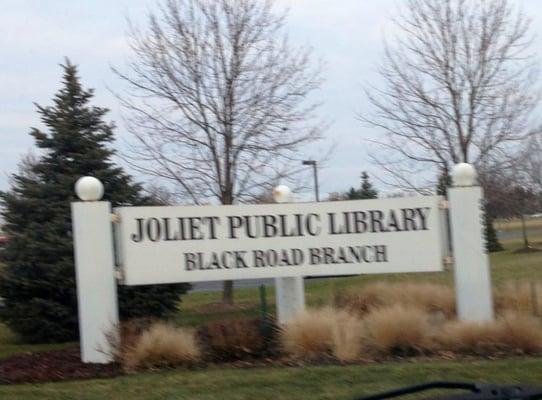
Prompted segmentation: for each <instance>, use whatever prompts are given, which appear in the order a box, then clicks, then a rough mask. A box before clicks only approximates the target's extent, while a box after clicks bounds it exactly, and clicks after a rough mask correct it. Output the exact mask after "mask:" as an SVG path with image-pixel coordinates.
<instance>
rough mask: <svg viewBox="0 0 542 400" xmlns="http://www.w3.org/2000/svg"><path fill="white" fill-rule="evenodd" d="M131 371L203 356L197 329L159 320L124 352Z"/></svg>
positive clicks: (179, 362)
mask: <svg viewBox="0 0 542 400" xmlns="http://www.w3.org/2000/svg"><path fill="white" fill-rule="evenodd" d="M123 358H124V359H123V364H124V367H125V368H126V369H127V370H135V369H139V368H150V367H171V366H178V365H190V364H193V363H194V362H197V361H199V360H200V359H201V351H200V348H199V345H198V343H197V341H196V338H195V335H194V332H192V331H188V330H185V329H181V328H176V327H174V326H171V325H168V324H164V323H156V324H154V325H152V326H151V327H150V328H149V329H148V330H147V331H145V332H143V333H142V334H141V336H140V337H139V339H138V340H137V341H136V342H135V344H134V345H133V347H131V348H129V349H127V350H126V351H125V353H124V357H123Z"/></svg>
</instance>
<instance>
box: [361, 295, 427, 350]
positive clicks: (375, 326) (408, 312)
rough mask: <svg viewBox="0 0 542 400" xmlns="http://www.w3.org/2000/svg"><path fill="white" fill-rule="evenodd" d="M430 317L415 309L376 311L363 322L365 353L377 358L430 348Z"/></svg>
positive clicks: (402, 308)
mask: <svg viewBox="0 0 542 400" xmlns="http://www.w3.org/2000/svg"><path fill="white" fill-rule="evenodd" d="M430 320H431V315H430V314H429V313H427V312H425V311H423V310H421V309H419V308H417V307H405V306H402V305H393V306H391V307H385V308H380V309H375V310H373V311H371V312H370V313H369V314H367V316H366V317H365V318H364V319H363V321H364V324H365V329H366V335H367V336H366V342H365V344H366V346H367V351H369V352H377V353H378V354H380V355H402V356H404V355H412V354H419V353H422V352H425V351H427V350H429V349H431V347H432V336H433V330H434V327H433V326H432V324H431V322H430Z"/></svg>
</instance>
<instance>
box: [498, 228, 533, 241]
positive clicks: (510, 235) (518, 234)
mask: <svg viewBox="0 0 542 400" xmlns="http://www.w3.org/2000/svg"><path fill="white" fill-rule="evenodd" d="M497 236H498V237H499V239H521V238H523V232H522V231H521V230H519V231H509V232H497ZM531 236H542V229H529V230H527V237H531Z"/></svg>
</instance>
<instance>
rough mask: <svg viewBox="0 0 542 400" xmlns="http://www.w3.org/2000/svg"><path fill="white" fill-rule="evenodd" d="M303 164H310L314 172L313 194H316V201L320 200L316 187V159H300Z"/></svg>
mask: <svg viewBox="0 0 542 400" xmlns="http://www.w3.org/2000/svg"><path fill="white" fill-rule="evenodd" d="M302 164H303V165H312V170H313V173H314V194H315V195H316V201H320V194H319V192H320V190H319V189H318V167H317V164H316V160H304V161H302Z"/></svg>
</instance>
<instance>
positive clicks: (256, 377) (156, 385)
mask: <svg viewBox="0 0 542 400" xmlns="http://www.w3.org/2000/svg"><path fill="white" fill-rule="evenodd" d="M433 380H456V381H457V380H461V381H470V382H474V381H476V382H485V383H530V384H540V383H541V381H542V359H519V358H518V359H507V360H499V361H462V362H445V361H431V362H428V361H417V362H393V363H382V364H369V365H356V366H319V367H305V368H301V367H298V368H257V369H233V368H230V369H214V368H210V369H207V370H201V371H186V370H178V371H169V372H157V373H145V374H138V375H132V376H125V377H120V378H116V379H107V380H91V381H85V382H84V383H82V382H62V383H50V384H41V385H13V386H0V398H2V399H10V400H17V399H25V400H32V399H40V400H46V399H55V400H64V399H66V400H67V399H75V398H77V399H79V400H94V399H96V400H98V399H100V400H101V399H108V400H115V399H130V400H139V399H141V400H143V399H145V400H152V399H194V400H197V399H201V400H205V399H209V400H210V399H227V400H230V399H231V400H241V399H247V400H249V399H250V400H253V399H258V400H265V399H273V400H278V399H292V400H294V399H299V400H305V399H306V400H318V399H345V400H346V399H354V398H356V397H357V396H360V395H366V394H370V393H375V392H379V391H382V390H387V389H392V388H396V387H400V386H405V385H412V384H416V383H422V382H428V381H433ZM420 397H427V396H420ZM410 398H412V397H410Z"/></svg>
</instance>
